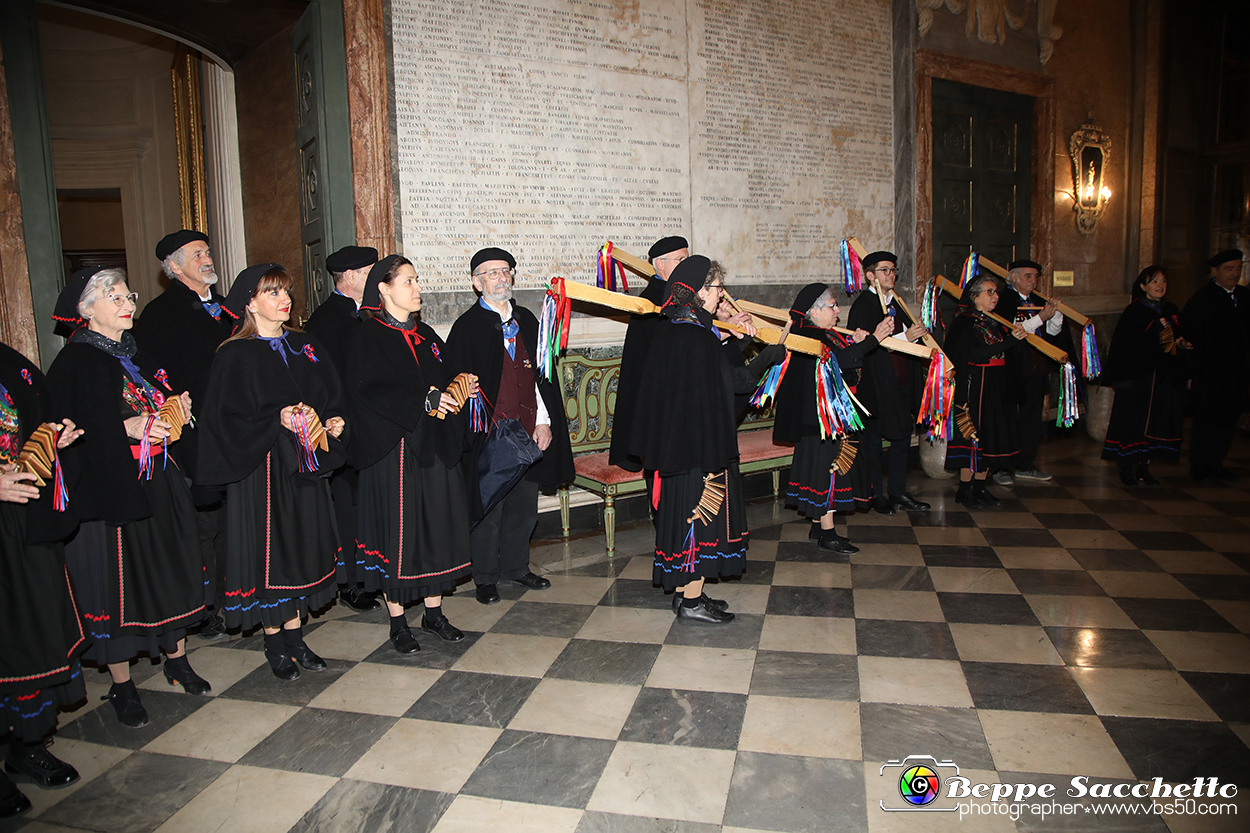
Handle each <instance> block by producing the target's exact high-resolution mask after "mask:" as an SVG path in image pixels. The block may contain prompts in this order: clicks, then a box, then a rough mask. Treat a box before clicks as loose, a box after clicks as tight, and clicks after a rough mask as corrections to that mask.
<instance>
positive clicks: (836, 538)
mask: <svg viewBox="0 0 1250 833" xmlns="http://www.w3.org/2000/svg"><path fill="white" fill-rule="evenodd" d="M816 546H818V547H820V548H821V549H822V550H829V551H830V552H836V553H841V554H842V555H854V554H855V553H857V552H859V547H857V546H855V545H854V544H852V543H851V539H850V538H844V537H842V536H841V535H839V534H838V533H837V532H835V531H833V530H832V529H826V530H825V531H824V534H823V535H821V536H820V538H819V540H817V541H816Z"/></svg>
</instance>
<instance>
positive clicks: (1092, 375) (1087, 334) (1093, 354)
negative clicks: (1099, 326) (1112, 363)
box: [1080, 321, 1102, 382]
mask: <svg viewBox="0 0 1250 833" xmlns="http://www.w3.org/2000/svg"><path fill="white" fill-rule="evenodd" d="M1080 351H1081V375H1082V376H1084V377H1085V378H1086V379H1089V380H1090V381H1091V382H1092V381H1093V380H1095V379H1097V378H1098V376H1099V375H1100V374H1101V373H1102V360H1101V359H1099V358H1098V337H1097V336H1095V335H1094V322H1093V321H1091V322H1089V323H1088V324H1086V325H1085V329H1084V330H1083V331H1082V332H1081V346H1080Z"/></svg>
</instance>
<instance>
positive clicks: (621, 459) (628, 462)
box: [608, 237, 690, 489]
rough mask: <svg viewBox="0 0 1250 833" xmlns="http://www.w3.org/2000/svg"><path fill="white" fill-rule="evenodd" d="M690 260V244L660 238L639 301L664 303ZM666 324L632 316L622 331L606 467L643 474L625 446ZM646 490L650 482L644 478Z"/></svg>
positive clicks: (657, 317) (652, 316) (651, 254)
mask: <svg viewBox="0 0 1250 833" xmlns="http://www.w3.org/2000/svg"><path fill="white" fill-rule="evenodd" d="M688 257H690V244H689V243H688V242H686V238H684V237H662V238H660V239H659V240H657V241H655V243H653V244H652V246H651V248H650V249H649V250H648V251H647V260H648V262H650V263H651V265H652V266H654V267H655V276H654V277H651V278H649V279H648V280H647V285H646V286H645V287H643V289H642V292H641V293H640V296H639V297H642V298H646V299H647V300H648V301H650V302H651V303H653V304H655V305H656V306H657V307H658V306H660V305H661V304H663V303H664V286H665V282H666V281H668V277H669V275H671V274H673V270H674V269H676V268H677V265H678V264H679V263H681V262H682V261H683V260H685V259H686V258H688ZM665 324H667V320H666V319H665V318H664V316H662V315H660V314H658V313H649V314H647V315H631V316H630V317H629V325H628V327H627V329H626V330H625V344H624V346H622V347H621V370H620V373H619V374H618V375H617V378H616V410H615V411H614V412H613V414H612V444H611V446H610V447H609V449H608V463H609V464H610V465H613V466H618V467H620V468H622V469H625V470H626V471H642V463H641V462H640V461H639V460H638V459H636V458H632V457H630V456H629V454H628V453H626V451H625V446H626V445H627V444H628V442H629V434H630V430H631V423H632V418H633V408H634V405H635V403H636V402H637V401H638V388H639V386H640V385H641V384H642V378H643V376H645V375H646V372H647V356H648V354H649V353H650V352H651V342H652V341H654V340H655V334H656V332H657V331H658V330H659V329H660V328H661V327H663V326H664V325H665ZM646 481H647V484H648V486H647V488H648V489H649V488H650V483H651V478H650V477H647V478H646Z"/></svg>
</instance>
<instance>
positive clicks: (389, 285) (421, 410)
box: [347, 255, 477, 654]
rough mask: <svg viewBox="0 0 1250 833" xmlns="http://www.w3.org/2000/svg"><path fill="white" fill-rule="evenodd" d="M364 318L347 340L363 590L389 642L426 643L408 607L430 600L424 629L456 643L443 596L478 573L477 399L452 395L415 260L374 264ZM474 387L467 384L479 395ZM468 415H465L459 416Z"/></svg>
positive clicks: (409, 646) (403, 647)
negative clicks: (374, 601) (473, 465)
mask: <svg viewBox="0 0 1250 833" xmlns="http://www.w3.org/2000/svg"><path fill="white" fill-rule="evenodd" d="M360 309H361V313H360V314H361V316H362V317H363V318H365V319H366V320H365V322H364V324H363V326H361V327H360V328H359V330H358V331H357V332H356V333H355V334H354V336H353V340H352V343H351V344H350V345H349V347H348V360H347V366H348V368H349V371H348V388H349V390H350V392H351V401H352V416H353V423H354V424H353V428H352V448H351V454H350V459H351V463H352V465H353V467H355V468H357V469H359V471H360V492H359V513H358V526H357V535H358V536H359V542H358V543H359V548H360V556H361V558H360V561H361V563H362V564H363V565H364V575H365V589H366V591H368V592H381V593H382V595H383V598H384V599H385V601H386V606H387V610H388V611H389V613H390V618H391V644H392V645H394V646H395V650H397V651H399V652H400V653H403V654H408V653H413V652H415V651H418V650H420V645H419V644H418V643H417V640H416V637H414V636H413V635H412V631H411V629H410V628H409V627H408V620H407V618H406V617H405V615H404V606H405V605H408V604H412V603H414V602H418V601H421V602H424V605H425V613H424V615H423V616H422V619H421V630H423V631H425V632H426V633H432V634H435V635H436V636H438V637H439V638H440V639H444V640H447V641H449V642H458V641H459V640H461V639H464V634H463V633H461V631H460V630H459V629H458V628H457V627H456V626H455V625H453V624H451V622H450V621H448V619H447V616H446V615H445V614H444V613H443V608H442V597H443V594H444V593H450V592H451V591H452V590H454V589H455V586H456V580H457V579H459V578H462V577H464V576H467V575H469V574H470V573H471V572H472V569H473V564H472V557H471V556H470V553H469V512H470V491H469V490H470V488H472V487H476V485H477V483H476V478H475V477H470V476H469V474H468V472H467V471H466V468H465V465H464V460H465V453H466V452H467V451H468V444H467V442H466V437H467V434H468V431H469V425H468V420H469V414H470V409H469V408H468V407H464V408H461V407H460V406H461V404H462V403H460V402H458V401H457V400H456V399H455V398H453V397H452V396H451V395H450V394H448V393H446V392H444V388H446V387H448V385H449V383H450V382H451V381H452V380H451V378H450V375H449V373H448V372H447V370H446V367H445V365H444V364H443V358H442V357H443V353H444V352H445V350H446V347H445V345H444V344H443V340H442V339H440V338H439V337H438V334H437V333H435V332H434V330H432V329H431V328H430V326H429V325H428V324H425V323H424V322H422V321H421V320H420V317H419V315H418V314H419V312H420V310H421V284H420V282H419V279H418V277H417V271H416V269H415V268H414V267H413V265H412V261H410V260H408V258H406V257H403V256H401V255H391V256H389V257H385V258H383V259H382V260H380V261H378V263H376V264H375V265H374V266H373V268H372V269H370V270H369V277H368V280H367V281H366V282H365V290H364V299H363V301H362V302H361V308H360ZM476 392H477V391H476V383H473V386H472V387H470V388H469V389H468V390H467V393H468V394H469V395H470V396H473V395H476ZM457 411H459V413H456V412H457Z"/></svg>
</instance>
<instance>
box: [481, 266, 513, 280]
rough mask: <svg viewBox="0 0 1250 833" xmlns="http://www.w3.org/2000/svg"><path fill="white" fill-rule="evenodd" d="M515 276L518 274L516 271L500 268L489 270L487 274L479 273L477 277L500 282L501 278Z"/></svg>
mask: <svg viewBox="0 0 1250 833" xmlns="http://www.w3.org/2000/svg"><path fill="white" fill-rule="evenodd" d="M515 274H516V270H515V269H508V268H503V267H500V268H496V269H487V270H486V271H485V272H478V273H477V277H479V278H490V279H491V280H499V279H500V278H504V277H511V276H512V275H515Z"/></svg>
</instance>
